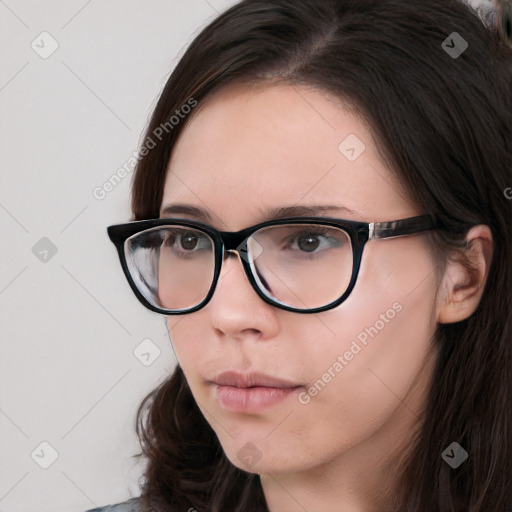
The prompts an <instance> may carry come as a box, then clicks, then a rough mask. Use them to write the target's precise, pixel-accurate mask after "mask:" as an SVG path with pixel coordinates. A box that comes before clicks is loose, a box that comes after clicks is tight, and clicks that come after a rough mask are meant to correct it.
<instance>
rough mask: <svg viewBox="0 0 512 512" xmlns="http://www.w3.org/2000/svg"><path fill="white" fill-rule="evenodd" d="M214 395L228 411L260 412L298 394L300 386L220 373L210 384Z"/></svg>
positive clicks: (257, 376) (262, 377)
mask: <svg viewBox="0 0 512 512" xmlns="http://www.w3.org/2000/svg"><path fill="white" fill-rule="evenodd" d="M209 383H210V385H211V388H212V392H213V395H214V397H215V399H216V400H217V401H218V402H219V403H220V405H221V406H222V407H223V408H224V409H225V410H226V411H229V412H235V413H247V414H248V413H252V414H256V413H259V412H262V411H263V410H264V409H267V408H270V407H272V406H275V405H277V404H279V403H281V402H283V401H284V400H287V399H289V398H290V397H291V396H293V395H295V394H297V392H298V390H299V389H301V387H302V386H300V385H298V384H296V383H294V382H292V381H289V380H285V379H278V378H277V377H272V376H270V375H266V374H263V373H257V372H253V373H248V374H246V373H238V372H233V371H228V372H222V373H220V374H218V375H217V376H216V377H214V378H213V379H212V380H211V381H209Z"/></svg>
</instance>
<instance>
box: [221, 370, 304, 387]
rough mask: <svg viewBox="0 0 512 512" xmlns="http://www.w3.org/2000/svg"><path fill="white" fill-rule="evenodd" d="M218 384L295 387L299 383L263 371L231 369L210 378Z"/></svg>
mask: <svg viewBox="0 0 512 512" xmlns="http://www.w3.org/2000/svg"><path fill="white" fill-rule="evenodd" d="M212 382H213V383H214V384H218V385H219V386H233V387H236V388H254V387H265V388H295V387H298V386H299V385H298V384H296V383H294V382H292V381H289V380H285V379H278V378H276V377H272V376H270V375H266V374H264V373H258V372H252V373H238V372H233V371H228V372H222V373H220V374H218V375H217V376H216V377H214V378H213V379H212Z"/></svg>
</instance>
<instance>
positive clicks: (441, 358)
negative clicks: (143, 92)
mask: <svg viewBox="0 0 512 512" xmlns="http://www.w3.org/2000/svg"><path fill="white" fill-rule="evenodd" d="M454 32H457V33H458V34H459V35H460V36H461V37H462V38H463V39H464V40H465V41H466V42H467V44H468V47H467V49H466V50H465V51H464V52H463V53H462V54H461V55H458V56H456V55H454V54H450V53H449V52H448V51H446V50H447V49H446V45H444V47H443V41H445V40H446V39H447V38H448V37H449V36H451V35H453V33H454ZM450 47H453V44H451V45H450ZM235 81H244V82H247V83H258V82H265V81H283V82H285V83H290V84H298V85H307V86H312V87H315V88H317V89H318V90H320V91H325V92H326V93H329V94H334V95H335V96H336V97H339V98H342V99H344V100H346V101H347V102H349V104H350V105H352V106H354V107H355V108H356V110H357V112H358V113H359V114H360V115H361V117H362V118H363V119H365V120H366V121H367V122H368V125H369V126H370V127H371V129H372V133H373V135H374V137H375V140H376V141H377V144H378V146H379V151H380V152H381V155H382V157H383V159H385V161H386V162H387V163H388V164H389V166H390V168H391V169H392V170H393V172H394V173H395V174H396V176H397V178H398V179H399V180H400V182H401V183H402V184H403V186H404V187H405V189H406V190H407V191H408V193H409V195H410V197H411V198H412V199H413V200H414V202H415V203H416V204H417V205H418V206H419V208H421V210H422V211H423V212H429V213H432V214H433V215H435V216H436V217H437V218H438V219H439V221H440V222H441V223H442V224H444V225H445V226H446V227H447V228H448V230H449V231H450V232H448V233H443V232H435V233H433V234H432V235H431V237H430V238H431V243H432V249H433V250H434V251H436V254H438V255H439V260H438V261H439V262H440V265H442V264H443V262H445V261H446V258H447V257H448V253H449V251H450V250H452V249H453V248H457V250H458V251H459V253H460V255H461V258H462V257H464V255H465V250H464V249H465V247H464V244H463V242H461V238H460V236H457V235H456V234H455V233H456V232H459V231H460V230H461V229H462V230H464V229H466V230H467V229H468V228H469V227H470V226H472V225H475V224H486V225H488V226H489V227H490V228H491V231H492V236H493V242H494V253H493V260H492V265H491V268H490V272H489V275H488V278H487V283H486V286H485V290H484V292H483V296H482V299H481V301H480V304H479V306H478V308H477V310H476V311H475V313H474V314H473V315H471V316H470V317H469V318H468V319H466V320H465V321H462V322H458V323H455V324H448V325H441V324H439V325H438V327H437V330H436V332H435V337H434V340H433V343H434V344H435V346H436V347H437V348H438V357H437V362H436V367H435V370H434V374H433V377H432V381H431V385H430V389H429V392H428V396H427V402H426V408H425V411H424V417H423V418H424V421H423V422H422V424H421V427H420V428H419V430H418V435H417V436H416V438H415V441H414V443H413V445H412V446H411V450H410V453H408V454H407V458H406V459H405V460H402V461H400V463H401V464H403V465H402V467H401V476H400V479H399V481H398V482H397V487H396V489H395V490H394V494H393V496H394V498H393V501H392V504H390V510H393V512H397V511H398V512H448V511H450V512H455V511H457V512H462V511H464V512H506V511H509V512H510V511H511V510H512V501H511V496H510V495H511V487H512V486H511V484H510V482H511V481H512V470H511V464H512V444H511V436H512V434H511V423H510V409H511V399H512V397H511V395H512V394H511V389H512V383H511V375H512V356H511V353H512V330H511V311H512V300H511V296H512V270H511V265H512V238H511V220H512V200H510V199H507V197H509V195H508V194H507V191H510V192H509V194H510V195H512V189H511V188H510V187H512V171H511V170H512V151H511V142H512V85H511V84H512V51H511V50H510V48H509V46H508V45H507V42H506V40H505V36H504V35H503V32H502V31H501V30H500V28H499V27H496V28H494V29H493V28H492V27H486V26H485V25H484V23H482V20H481V19H480V18H479V17H478V15H477V14H476V13H475V12H474V11H472V10H471V9H470V8H469V7H467V6H466V5H465V4H464V3H463V2H462V1H461V0H421V1H416V2H415V1H411V0H245V1H242V2H240V3H239V4H237V5H235V6H233V7H232V8H230V9H229V10H227V11H226V12H224V13H223V14H221V15H220V16H218V17H217V18H216V19H215V20H214V21H213V22H211V23H210V24H209V25H208V26H207V27H206V28H205V29H204V30H203V31H202V32H201V33H200V34H199V35H198V36H197V37H196V38H195V40H194V41H193V42H192V44H191V45H190V46H189V47H188V50H187V51H186V53H185V54H184V55H183V57H182V58H181V60H180V61H179V63H178V65H177V66H176V68H175V69H174V71H173V73H172V75H171V76H170V78H169V80H168V82H167V84H166V85H165V88H164V90H163V92H162V94H161V96H160V99H159V101H158V103H157V105H156V108H155V110H154V113H153V115H152V117H151V120H150V122H149V125H148V127H147V131H146V138H145V139H144V141H145V143H146V142H148V141H149V140H150V139H151V140H152V141H153V142H155V143H156V147H153V148H151V149H149V150H148V151H144V152H142V153H141V154H142V158H141V159H140V160H139V162H138V165H137V167H136V170H135V175H134V179H133V188H132V210H133V220H141V219H150V218H157V217H158V216H159V207H160V204H161V201H162V194H163V188H164V181H165V175H166V168H167V164H168V162H169V159H170V156H171V153H172V150H173V147H174V144H175V142H176V140H177V138H178V136H179V134H180V133H181V132H182V130H183V128H184V126H185V125H186V122H187V119H188V118H187V117H186V116H182V115H180V116H179V118H180V119H179V120H178V118H175V119H174V120H171V119H172V116H173V115H174V116H175V115H177V114H181V113H183V112H185V113H186V112H188V111H190V110H191V109H190V108H187V109H185V108H184V105H187V104H188V105H196V104H197V105H198V106H197V107H196V108H200V107H201V104H202V103H204V100H205V98H206V97H207V96H208V95H209V94H211V93H212V92H213V91H215V90H217V89H219V88H222V87H224V86H226V85H228V84H232V83H233V82H235ZM170 120H171V121H170ZM156 134H158V136H156V137H155V135H156ZM148 147H149V146H148ZM469 264H470V262H469V260H468V265H469ZM136 431H137V434H138V436H139V439H140V442H141V447H142V454H143V455H144V458H145V461H146V469H145V473H144V477H143V480H144V482H143V485H142V501H141V503H142V504H143V506H144V507H145V508H146V509H148V510H149V509H152V510H156V511H180V512H181V511H183V512H186V511H194V510H195V511H198V512H212V511H213V512H251V511H254V512H262V511H266V510H267V506H266V503H265V499H264V495H263V492H262V488H261V484H260V482H259V477H258V475H253V474H250V473H247V472H244V471H242V470H240V469H238V468H236V467H235V466H234V465H232V464H231V463H230V462H229V461H228V459H227V458H226V456H225V454H224V453H223V450H222V447H221V446H220V444H219V441H218V439H217V437H216V435H215V433H214V432H213V430H212V429H211V427H210V426H209V424H208V422H207V421H206V420H205V418H204V417H203V415H202V414H201V412H200V410H199V408H198V407H197V405H196V403H195V401H194V399H193V397H192V394H191V392H190V389H189V387H188V384H187V382H186V379H185V377H184V375H183V372H182V370H181V369H180V368H179V367H177V368H176V370H175V371H174V373H173V375H172V376H171V377H170V378H169V379H168V380H167V381H165V382H164V383H163V384H162V385H161V386H159V387H158V388H157V389H155V390H154V391H152V392H151V393H150V394H148V396H147V397H146V398H145V399H144V401H143V402H142V404H141V405H140V408H139V410H138V414H137V420H136ZM454 441H455V442H458V443H459V444H460V445H461V446H463V447H464V449H465V450H466V451H467V452H468V453H469V459H468V460H467V462H466V463H464V464H462V465H461V466H460V467H459V468H457V469H456V470H453V469H451V468H450V467H449V466H448V465H447V464H446V463H445V462H444V461H443V460H442V458H441V453H442V452H443V450H444V449H445V448H446V447H447V446H448V445H449V444H450V443H451V442H454ZM142 454H141V455H142Z"/></svg>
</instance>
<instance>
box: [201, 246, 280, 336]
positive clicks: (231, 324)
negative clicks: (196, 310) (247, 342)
mask: <svg viewBox="0 0 512 512" xmlns="http://www.w3.org/2000/svg"><path fill="white" fill-rule="evenodd" d="M206 307H207V309H208V310H209V314H210V319H211V325H212V327H213V328H214V329H215V330H217V331H218V332H220V333H222V334H223V335H225V336H226V337H230V338H237V339H242V338H246V337H252V338H255V339H268V338H272V337H274V336H275V335H276V334H277V333H278V332H279V320H278V316H277V312H278V309H277V308H275V307H273V306H271V305H270V304H267V303H266V302H265V301H263V299H261V297H260V296H259V295H258V294H257V293H256V291H255V290H254V289H253V287H252V285H251V283H250V282H249V279H248V278H247V275H246V273H245V271H244V268H243V265H242V261H241V256H240V253H239V252H238V251H237V250H235V249H230V250H227V251H226V252H225V258H224V261H223V262H222V269H221V273H220V276H219V281H218V283H217V287H216V289H215V292H214V294H213V297H212V299H211V301H210V303H209V304H208V305H207V306H206Z"/></svg>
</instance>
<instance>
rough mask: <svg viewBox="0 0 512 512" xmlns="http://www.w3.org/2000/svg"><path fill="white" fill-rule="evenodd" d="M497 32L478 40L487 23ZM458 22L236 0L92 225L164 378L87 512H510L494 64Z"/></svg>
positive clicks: (502, 52) (397, 7)
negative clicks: (112, 208) (158, 341)
mask: <svg viewBox="0 0 512 512" xmlns="http://www.w3.org/2000/svg"><path fill="white" fill-rule="evenodd" d="M501 22H503V25H504V26H505V25H506V23H505V22H504V20H501V19H500V23H501ZM505 32H506V31H505V30H503V29H502V28H501V25H500V24H498V23H495V24H489V25H485V24H484V23H482V20H481V19H480V18H479V16H478V14H477V13H476V12H475V11H473V10H472V9H470V8H469V7H468V6H467V5H466V4H464V3H463V2H462V1H460V0H422V1H421V2H411V1H406V0H322V1H320V0H245V1H242V2H240V3H239V4H237V5H235V6H234V7H233V8H231V9H229V10H228V11H226V12H225V13H223V14H221V15H220V16H219V17H218V18H217V19H216V20H214V21H213V22H212V23H211V24H210V25H209V26H208V27H206V28H205V29H204V30H203V31H202V32H201V33H200V34H199V36H198V37H197V38H196V39H195V40H194V42H193V43H192V44H191V45H190V47H189V49H188V51H187V52H186V54H185V55H184V56H183V58H182V59H181V61H180V63H179V64H178V66H177V67H176V69H175V70H174V72H173V74H172V76H171V77H170V79H169V81H168V83H167V85H166V86H165V88H164V91H163V93H162V95H161V98H160V100H159V102H158V104H157V106H156V108H155V111H154V113H153V116H152V118H151V121H150V123H149V126H148V128H147V133H146V138H145V140H144V143H143V145H142V147H141V150H140V160H139V163H138V165H137V168H136V172H135V176H134V181H133V196H132V207H133V221H132V222H130V223H128V224H123V225H118V226H111V227H110V228H109V235H110V237H111V239H112V241H113V242H114V243H115V244H116V245H117V247H118V250H119V256H120V259H121V263H122V266H123V269H124V271H125V273H126V276H127V278H128V281H129V283H130V285H131V287H132V288H133V291H134V292H135V293H136V295H137V297H138V298H139V299H140V301H141V302H142V303H143V304H144V305H145V306H146V307H148V308H149V309H151V310H153V311H155V312H157V313H159V314H162V315H166V321H167V326H168V330H169V335H170V340H171V342H172V344H173V348H174V350H175V352H176V356H177V360H178V366H177V368H176V370H175V372H174V374H173V375H172V377H171V378H170V379H169V380H168V381H166V382H165V383H164V384H163V385H161V386H160V387H159V388H158V389H156V390H154V391H153V392H152V393H151V394H150V395H148V396H147V397H146V399H145V400H144V402H143V403H142V404H141V407H140V409H139V412H138V418H137V433H138V435H139V437H140V440H141V445H142V449H143V454H144V455H145V460H146V469H145V475H144V482H143V485H142V491H143V492H142V496H141V497H140V498H137V499H134V500H131V501H130V502H126V503H124V504H119V505H117V506H112V507H111V508H108V507H107V508H104V509H96V510H104V511H106V510H112V511H128V510H153V511H173V512H174V511H179V512H187V511H188V512H193V511H197V512H212V511H215V512H250V511H254V512H263V511H270V512H299V511H306V512H319V511H327V512H373V511H379V512H383V511H393V512H397V511H400V512H447V511H452V512H455V511H457V512H490V511H492V512H510V511H511V510H512V499H511V485H510V482H511V481H512V468H511V464H512V443H511V441H512V439H511V437H512V434H511V423H510V410H511V399H512V395H511V387H512V384H511V375H512V371H511V370H512V357H511V352H512V332H511V311H512V300H511V295H512V272H511V262H512V238H511V227H510V226H511V220H512V200H511V197H512V188H511V187H512V171H511V170H512V153H511V150H510V146H511V142H512V80H511V79H512V51H511V49H510V47H509V45H508V42H507V38H506V33H505Z"/></svg>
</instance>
